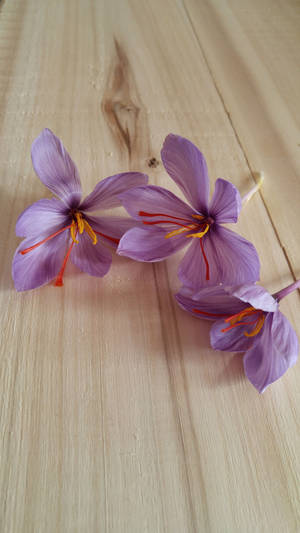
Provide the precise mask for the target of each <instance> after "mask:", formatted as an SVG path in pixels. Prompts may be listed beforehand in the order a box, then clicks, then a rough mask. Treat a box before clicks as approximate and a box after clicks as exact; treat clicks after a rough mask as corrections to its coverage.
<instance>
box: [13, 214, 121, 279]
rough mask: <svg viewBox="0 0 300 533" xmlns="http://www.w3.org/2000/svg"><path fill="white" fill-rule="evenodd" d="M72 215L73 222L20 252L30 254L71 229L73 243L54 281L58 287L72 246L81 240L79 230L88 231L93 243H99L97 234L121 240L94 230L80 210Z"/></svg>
mask: <svg viewBox="0 0 300 533" xmlns="http://www.w3.org/2000/svg"><path fill="white" fill-rule="evenodd" d="M70 215H71V216H72V219H73V220H72V222H71V224H68V226H65V227H64V228H61V229H59V230H58V231H55V233H52V234H51V235H49V236H48V237H46V238H45V239H43V240H42V241H39V242H37V243H36V244H33V246H29V248H25V249H23V250H20V252H19V253H20V254H21V255H25V254H28V253H29V252H31V251H32V250H35V248H38V247H39V246H41V245H42V244H45V243H46V242H47V241H50V240H51V239H53V238H54V237H57V235H60V233H63V232H64V231H66V230H68V229H69V230H70V235H71V238H72V242H71V244H70V246H69V248H68V250H67V253H66V255H65V258H64V261H63V264H62V267H61V269H60V271H59V273H58V276H57V278H56V281H55V283H54V285H55V286H56V287H61V286H62V285H63V274H64V271H65V268H66V266H67V262H68V259H69V257H70V254H71V251H72V248H73V246H74V244H78V242H79V241H78V240H77V239H76V237H77V233H78V232H79V233H80V234H81V233H83V232H84V231H86V232H87V234H88V236H89V237H90V238H91V240H92V242H93V244H97V242H98V237H97V235H101V237H104V238H105V239H107V240H108V241H111V242H113V243H115V244H119V242H120V240H119V239H117V238H115V237H110V235H106V234H105V233H101V232H100V231H96V230H93V228H92V227H91V226H90V224H89V223H88V222H87V221H86V220H85V219H84V218H83V215H82V213H80V212H79V211H74V212H73V211H72V212H71V213H70ZM96 234H97V235H96Z"/></svg>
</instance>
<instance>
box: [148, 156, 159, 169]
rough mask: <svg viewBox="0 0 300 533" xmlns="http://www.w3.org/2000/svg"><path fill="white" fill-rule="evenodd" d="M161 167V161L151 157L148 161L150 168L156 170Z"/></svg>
mask: <svg viewBox="0 0 300 533" xmlns="http://www.w3.org/2000/svg"><path fill="white" fill-rule="evenodd" d="M158 165H159V161H157V159H156V158H155V157H151V159H148V167H150V168H156V167H158Z"/></svg>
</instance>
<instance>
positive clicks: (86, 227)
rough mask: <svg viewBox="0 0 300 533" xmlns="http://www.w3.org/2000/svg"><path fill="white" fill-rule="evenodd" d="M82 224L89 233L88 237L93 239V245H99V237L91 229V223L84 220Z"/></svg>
mask: <svg viewBox="0 0 300 533" xmlns="http://www.w3.org/2000/svg"><path fill="white" fill-rule="evenodd" d="M82 223H83V227H84V229H85V231H86V232H87V234H88V236H89V237H90V238H91V239H92V241H93V244H97V242H98V239H97V235H96V233H95V232H94V231H93V229H92V228H91V226H90V225H89V223H88V222H87V221H86V220H83V221H82Z"/></svg>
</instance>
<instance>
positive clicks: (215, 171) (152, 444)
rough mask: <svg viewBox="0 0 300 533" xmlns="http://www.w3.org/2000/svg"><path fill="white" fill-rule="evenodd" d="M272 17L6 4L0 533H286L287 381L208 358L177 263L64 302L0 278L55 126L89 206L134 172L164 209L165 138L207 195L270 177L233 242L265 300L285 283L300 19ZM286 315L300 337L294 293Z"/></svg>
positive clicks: (291, 470)
mask: <svg viewBox="0 0 300 533" xmlns="http://www.w3.org/2000/svg"><path fill="white" fill-rule="evenodd" d="M254 5H255V6H256V2H254V4H253V6H254ZM273 5H274V3H273V2H270V1H269V2H267V0H264V2H263V4H262V7H261V8H260V10H261V11H259V10H258V11H257V15H256V14H255V13H256V11H255V8H254V7H253V8H250V7H249V4H247V6H248V7H247V9H246V4H245V3H239V2H233V1H232V2H217V1H216V2H214V1H211V2H209V3H208V2H206V1H202V2H194V1H193V0H185V4H183V3H181V2H172V1H171V0H165V2H158V0H154V1H153V2H147V1H146V0H140V1H139V2H137V1H135V0H124V1H122V2H121V1H118V0H111V1H110V2H105V1H104V0H103V1H102V0H101V1H98V2H96V1H92V0H72V1H71V0H63V1H62V0H60V1H59V0H50V1H49V2H38V1H37V0H22V1H20V0H10V1H8V0H6V1H5V2H2V3H1V4H0V43H1V47H0V91H1V100H0V114H1V123H0V136H1V143H0V152H1V158H0V166H1V197H0V208H1V225H0V247H1V248H0V249H1V259H2V261H1V267H0V287H1V292H0V309H1V324H2V328H1V365H0V383H1V390H2V402H1V471H0V490H1V495H2V498H1V507H0V517H1V518H0V523H1V526H0V528H1V532H2V531H3V532H5V533H7V532H9V533H19V532H22V533H23V532H25V533H32V532H38V533H52V532H54V531H55V532H58V533H68V532H70V533H75V532H78V533H82V532H88V533H90V532H99V531H100V532H101V533H102V532H109V533H123V532H126V533H127V532H130V533H135V532H136V533H141V532H142V531H143V532H149V533H162V532H170V533H171V532H172V533H173V532H180V533H195V532H202V531H205V532H206V531H207V532H210V531H211V532H218V533H219V532H220V533H224V532H226V533H227V532H228V533H232V532H241V531H242V532H253V531H257V532H265V531H274V532H280V533H281V532H297V531H299V529H300V507H299V487H300V484H299V471H300V470H299V449H300V438H299V405H300V401H299V399H300V398H299V387H298V386H297V385H298V382H299V365H296V366H295V367H294V368H293V369H291V370H290V371H289V372H288V373H287V374H286V375H285V376H284V378H283V379H282V380H281V381H280V382H277V383H276V384H274V385H273V386H272V387H270V388H269V389H268V390H267V391H266V392H265V393H264V394H263V395H262V396H261V395H259V394H258V393H257V392H256V391H255V389H254V388H253V387H252V386H251V385H250V384H249V383H248V382H247V381H246V380H245V378H244V374H243V367H242V359H241V356H240V355H236V354H235V355H233V354H220V353H217V352H213V351H212V350H211V349H210V348H209V324H207V323H205V322H203V321H201V320H197V319H195V318H193V317H190V316H188V315H187V314H185V313H184V312H183V311H182V310H181V309H179V308H178V307H177V306H176V304H175V302H174V298H173V294H174V292H175V291H176V290H177V288H178V286H179V283H178V280H177V275H176V271H177V266H178V262H179V257H180V255H178V256H176V257H173V258H170V259H169V260H168V261H166V262H164V263H159V264H154V265H151V264H141V263H134V262H133V261H129V260H126V259H124V258H120V257H115V259H114V263H113V267H112V270H111V272H110V274H109V275H108V276H106V277H105V278H103V279H101V280H95V279H92V278H90V277H88V276H87V275H84V274H81V273H80V272H79V271H77V270H76V269H75V267H72V266H70V268H69V270H68V272H67V275H66V277H65V285H64V287H63V288H61V289H59V288H54V287H53V286H52V285H49V286H47V287H44V288H42V289H40V290H37V291H33V292H28V293H16V292H15V290H14V287H13V283H12V280H11V275H10V269H11V260H12V257H13V253H14V250H15V248H16V246H17V244H18V242H19V241H18V239H17V238H16V237H15V233H14V227H15V222H16V219H17V216H18V214H19V213H20V212H21V211H22V210H23V209H24V208H25V207H26V206H27V205H29V204H30V203H32V202H33V201H36V200H37V199H39V198H44V197H49V194H48V191H47V190H46V189H45V188H44V187H43V185H42V184H41V183H40V182H39V180H38V179H37V177H36V176H35V175H34V172H33V169H32V165H31V161H30V146H31V143H32V141H33V139H34V138H35V137H36V136H37V135H38V134H39V133H40V131H41V130H42V129H43V128H44V127H49V128H51V129H52V130H53V131H54V132H55V133H56V134H57V135H58V136H59V137H60V138H61V139H63V142H64V144H65V146H66V147H67V149H68V150H69V152H70V153H71V155H72V157H73V159H74V161H76V163H77V166H78V169H79V171H80V175H81V178H82V183H83V189H84V191H85V193H88V192H89V191H90V190H91V189H92V187H93V186H94V185H95V183H96V182H97V181H98V180H99V179H101V178H103V177H106V176H109V175H111V174H113V173H116V172H119V171H126V170H128V169H134V170H140V171H143V172H147V173H148V174H149V178H150V181H151V183H156V184H159V185H161V186H165V187H167V188H169V189H171V190H173V191H174V192H176V193H177V194H178V191H177V190H176V187H175V185H174V184H173V183H171V180H170V179H169V178H168V176H167V175H166V173H165V171H164V170H163V167H162V164H161V162H160V148H161V145H162V142H163V139H164V137H165V136H166V135H167V134H168V133H169V132H174V133H178V134H181V135H184V136H186V137H188V138H190V139H191V140H192V141H193V142H195V143H196V144H197V145H198V146H199V147H200V148H201V150H202V151H203V152H204V153H205V155H206V158H207V162H208V167H209V171H210V176H211V182H212V183H213V182H214V180H215V178H217V177H219V176H224V177H229V178H230V179H231V180H232V182H233V183H235V184H236V186H238V187H239V189H240V190H241V192H242V193H244V192H246V191H247V190H248V188H249V187H250V186H251V185H252V184H253V178H252V175H251V170H257V169H264V170H266V173H267V176H268V177H269V178H268V177H267V179H266V184H265V186H264V188H263V192H262V196H260V195H256V196H255V197H254V198H253V199H252V200H251V202H250V203H249V204H248V205H247V206H246V207H245V209H244V210H243V212H242V213H241V216H240V221H239V223H238V228H237V229H238V231H239V232H240V233H241V234H242V235H244V236H245V237H246V238H248V239H249V240H251V241H252V242H254V243H255V246H256V247H257V250H258V252H259V254H260V257H261V261H262V269H261V280H262V283H263V284H265V285H266V286H267V287H268V288H269V289H270V290H272V291H273V290H276V289H279V288H280V287H282V286H284V284H288V283H289V282H291V280H292V279H293V277H295V276H299V270H297V258H298V255H299V246H298V237H299V234H298V227H299V216H298V203H297V202H298V200H299V181H298V179H299V178H296V158H295V152H296V149H295V150H294V144H293V145H291V144H289V143H290V140H291V139H292V140H293V143H294V142H295V141H296V133H295V132H296V127H297V121H296V120H297V112H298V101H297V97H296V96H295V95H296V93H295V92H294V91H295V89H294V87H295V84H296V83H298V84H299V71H298V70H296V68H294V67H295V66H296V59H295V58H296V55H297V50H296V48H295V45H294V39H295V38H296V29H295V28H296V24H297V23H298V21H299V19H298V18H297V17H298V15H297V4H296V3H293V2H288V3H287V4H286V3H285V4H283V3H280V2H278V3H276V5H275V7H274V11H273ZM257 6H258V3H257ZM257 6H256V7H257ZM257 9H258V7H257ZM260 13H264V17H265V18H264V20H265V22H266V28H267V29H266V33H267V35H268V39H267V40H266V41H265V40H264V39H263V36H261V38H259V37H260V34H259V27H258V29H257V27H256V26H255V21H257V20H258V18H259V14H260ZM268 13H269V14H270V17H271V22H270V23H268V17H267V15H268ZM279 16H280V20H281V24H279V22H278V20H279V19H278V17H279ZM256 17H257V18H256ZM220 28H222V33H221V34H219V30H220ZM278 31H280V32H282V35H285V36H286V37H285V39H278ZM289 36H291V37H289ZM293 36H294V37H293ZM281 41H282V42H281ZM274 43H276V46H277V54H278V57H277V55H276V57H277V61H275V60H274V57H273V55H272V54H274V53H275V52H274V47H273V45H274ZM291 50H292V53H290V51H291ZM258 56H259V61H258V59H257V57H258ZM237 57H238V58H240V62H237V61H236V59H237ZM226 65H228V71H227V75H226V68H225V67H226ZM241 69H242V70H241ZM257 69H258V70H257ZM281 69H282V70H283V71H284V73H285V76H284V79H282V80H279V79H278V72H279V71H280V70H281ZM245 72H247V83H246V81H245V78H244V75H243V74H244V73H245ZM275 80H276V83H275ZM250 83H251V86H249V84H250ZM275 85H276V87H275ZM271 86H272V91H271V92H270V87H271ZM249 87H250V88H251V87H252V88H255V94H256V95H257V94H259V95H260V97H259V98H256V97H255V94H253V92H252V91H251V90H250V88H249ZM230 88H231V90H229V89H230ZM273 89H274V90H273ZM253 91H254V89H253ZM231 92H232V94H231ZM276 111H277V114H276ZM278 113H279V114H278ZM283 175H284V176H285V182H284V188H283V187H282V184H281V176H283ZM268 179H269V181H268ZM283 247H284V248H285V250H283ZM281 310H282V311H283V312H284V313H285V314H286V316H287V317H288V318H289V319H290V320H291V322H292V324H293V326H294V327H295V328H296V329H297V330H298V333H299V326H298V320H297V313H298V314H299V296H298V294H293V295H291V296H289V298H288V299H287V300H285V301H283V302H282V306H281Z"/></svg>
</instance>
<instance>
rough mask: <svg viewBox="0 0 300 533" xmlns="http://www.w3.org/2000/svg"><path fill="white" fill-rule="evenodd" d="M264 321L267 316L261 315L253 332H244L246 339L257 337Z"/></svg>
mask: <svg viewBox="0 0 300 533" xmlns="http://www.w3.org/2000/svg"><path fill="white" fill-rule="evenodd" d="M264 321H265V316H264V315H261V316H260V317H259V319H258V321H257V324H256V326H255V328H254V329H253V330H252V331H251V333H247V331H244V335H245V336H246V337H255V335H257V334H258V333H259V332H260V330H261V328H262V327H263V325H264Z"/></svg>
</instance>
